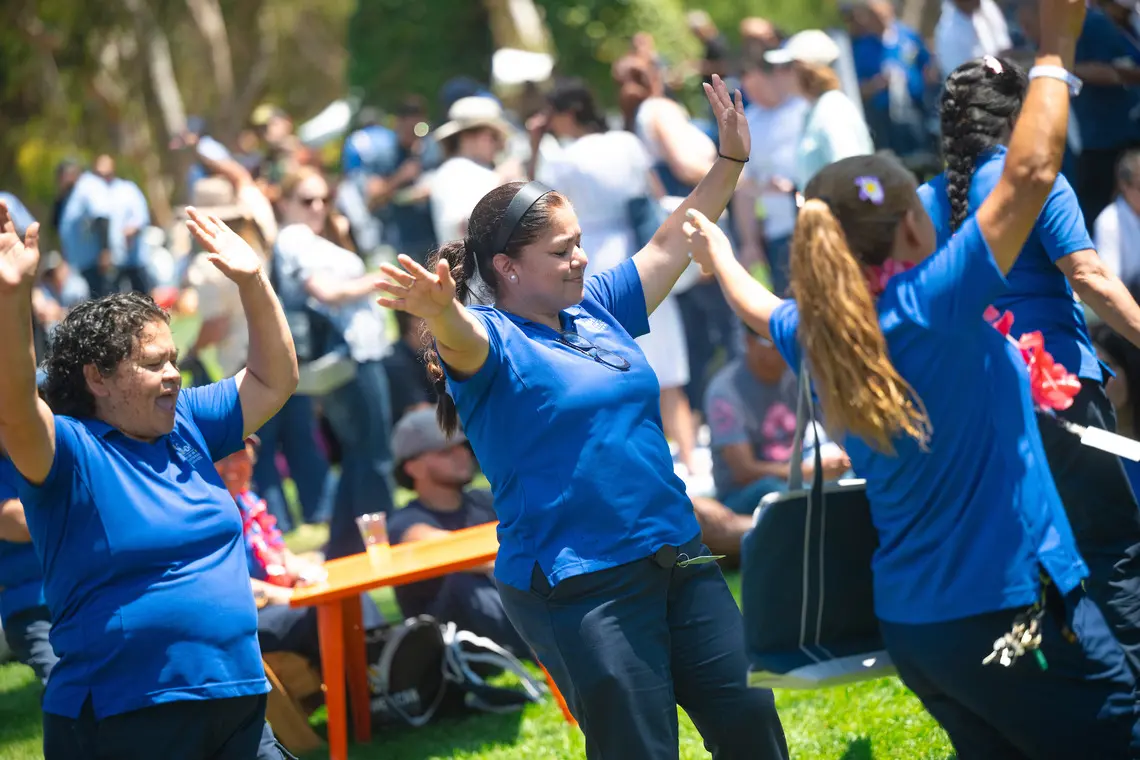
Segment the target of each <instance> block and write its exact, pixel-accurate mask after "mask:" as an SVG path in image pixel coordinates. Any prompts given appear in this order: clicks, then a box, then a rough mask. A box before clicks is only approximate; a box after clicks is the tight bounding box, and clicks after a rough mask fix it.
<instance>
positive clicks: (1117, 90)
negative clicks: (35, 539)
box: [1073, 8, 1140, 181]
mask: <svg viewBox="0 0 1140 760" xmlns="http://www.w3.org/2000/svg"><path fill="white" fill-rule="evenodd" d="M1075 60H1076V63H1077V65H1080V64H1082V63H1107V64H1117V65H1119V64H1124V65H1128V63H1129V62H1131V63H1132V65H1140V48H1137V46H1136V45H1135V44H1133V43H1132V41H1131V40H1129V39H1128V37H1127V36H1126V35H1125V34H1124V32H1123V31H1122V30H1121V29H1120V28H1119V27H1118V26H1117V25H1116V24H1115V23H1113V21H1112V19H1110V18H1109V17H1108V16H1106V15H1105V14H1104V12H1103V11H1100V10H1098V9H1096V8H1089V10H1088V13H1087V14H1086V15H1085V25H1084V28H1082V29H1081V36H1080V39H1078V40H1077V49H1076V55H1075ZM1073 114H1074V115H1075V116H1076V117H1077V124H1078V125H1079V126H1080V129H1081V146H1082V147H1083V148H1084V149H1085V150H1117V149H1120V148H1125V147H1128V146H1129V145H1133V144H1135V143H1137V142H1140V87H1123V86H1121V85H1114V86H1101V85H1095V84H1090V83H1087V82H1086V83H1085V85H1084V88H1083V89H1082V90H1081V94H1080V95H1079V96H1078V97H1075V98H1073ZM1106 181H1108V180H1107V178H1106Z"/></svg>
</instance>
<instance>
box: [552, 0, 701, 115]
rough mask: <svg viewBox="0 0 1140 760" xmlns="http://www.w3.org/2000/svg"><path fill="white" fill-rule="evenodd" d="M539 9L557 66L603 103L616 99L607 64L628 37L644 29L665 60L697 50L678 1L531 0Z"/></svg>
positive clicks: (620, 51)
mask: <svg viewBox="0 0 1140 760" xmlns="http://www.w3.org/2000/svg"><path fill="white" fill-rule="evenodd" d="M536 5H538V7H539V8H540V9H542V10H543V11H544V13H545V17H546V19H545V20H546V24H547V26H548V27H549V28H550V33H551V37H552V38H553V42H554V48H555V50H556V51H557V52H556V56H557V67H558V68H557V71H558V73H560V74H563V75H566V76H578V77H582V78H583V79H585V80H586V81H587V82H589V83H590V84H591V85H592V87H593V90H594V92H595V94H596V95H597V96H598V97H599V98H600V99H601V100H602V101H603V102H604V103H606V104H608V105H612V104H614V103H615V102H616V99H617V94H616V92H615V91H614V86H613V81H612V79H611V77H610V66H611V64H612V63H613V62H614V61H616V60H617V59H618V58H620V57H621V56H622V55H624V54H625V53H626V52H628V50H629V41H630V38H631V37H633V35H634V34H635V33H637V32H649V33H650V34H652V35H653V37H654V40H655V41H656V43H657V50H658V51H660V52H661V53H662V55H663V56H664V57H665V58H666V59H667V60H669V61H670V62H680V61H683V60H685V59H687V58H692V57H694V56H696V55H698V54H699V52H700V48H699V46H698V44H697V41H696V40H695V39H694V38H693V37H692V35H690V34H689V32H688V30H687V29H686V28H685V17H684V11H683V9H682V7H681V3H680V0H536Z"/></svg>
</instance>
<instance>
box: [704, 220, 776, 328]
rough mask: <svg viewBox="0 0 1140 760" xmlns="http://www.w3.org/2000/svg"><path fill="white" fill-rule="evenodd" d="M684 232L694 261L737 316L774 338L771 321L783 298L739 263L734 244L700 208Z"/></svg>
mask: <svg viewBox="0 0 1140 760" xmlns="http://www.w3.org/2000/svg"><path fill="white" fill-rule="evenodd" d="M684 232H685V235H686V238H687V239H688V241H689V242H688V245H689V247H690V248H691V249H692V252H693V260H694V261H696V262H697V263H698V264H700V265H701V269H702V270H704V271H705V272H712V273H713V274H714V275H716V279H717V282H719V283H720V288H721V290H723V291H724V295H725V298H726V299H728V304H729V306H731V307H732V310H733V311H734V312H736V316H738V317H740V318H741V319H742V320H744V324H746V325H748V326H749V327H751V328H752V329H753V330H754V331H756V333H757V334H759V335H762V336H764V337H765V338H771V337H772V336H771V332H770V328H769V327H768V323H769V320H771V318H772V312H773V311H775V310H776V307H777V306H779V305H780V303H781V299H780V298H779V297H778V296H776V295H775V294H773V293H772V291H770V290H768V289H767V288H766V287H764V286H763V285H761V284H760V283H759V282H757V281H756V279H755V278H753V277H752V275H750V274H749V273H748V271H747V270H746V269H745V268H744V267H743V266H742V265H741V263H740V262H739V261H737V260H736V256H735V255H733V253H732V245H731V244H730V243H729V242H728V238H727V237H726V236H725V234H724V232H723V231H721V229H720V227H717V226H716V225H715V224H713V223H712V222H711V221H709V219H708V217H706V216H705V215H704V214H702V213H701V212H699V211H697V210H696V209H692V210H690V211H689V212H688V221H687V222H686V223H685V227H684Z"/></svg>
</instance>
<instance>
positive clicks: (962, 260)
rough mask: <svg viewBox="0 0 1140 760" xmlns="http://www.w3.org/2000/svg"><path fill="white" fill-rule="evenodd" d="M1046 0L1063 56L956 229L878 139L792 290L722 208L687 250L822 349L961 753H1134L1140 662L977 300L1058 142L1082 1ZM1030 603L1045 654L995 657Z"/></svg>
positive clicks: (911, 653)
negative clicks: (1090, 571) (942, 231)
mask: <svg viewBox="0 0 1140 760" xmlns="http://www.w3.org/2000/svg"><path fill="white" fill-rule="evenodd" d="M1042 7H1043V11H1042V16H1043V18H1044V19H1045V20H1047V21H1050V25H1049V26H1045V25H1044V24H1043V26H1044V27H1045V28H1043V30H1042V32H1043V34H1042V37H1043V39H1044V40H1046V44H1045V45H1044V46H1043V51H1049V52H1052V51H1057V53H1059V54H1053V55H1048V54H1045V53H1043V54H1042V56H1041V57H1039V58H1038V60H1037V64H1038V65H1037V66H1036V67H1035V71H1036V73H1037V76H1038V77H1039V78H1037V79H1035V80H1034V82H1033V83H1032V85H1031V86H1030V88H1029V94H1028V97H1027V98H1026V101H1025V107H1024V113H1023V115H1022V118H1021V119H1020V120H1019V121H1018V122H1017V127H1016V129H1015V130H1014V133H1013V138H1012V140H1011V142H1010V149H1009V160H1008V162H1007V165H1006V169H1005V171H1004V172H1003V174H1002V176H1001V179H1000V180H999V181H998V183H997V186H996V187H995V188H994V191H993V193H992V194H991V195H990V197H989V198H988V199H987V200H986V202H985V203H984V204H982V206H981V208H980V209H979V210H978V213H977V215H976V216H975V218H973V219H970V220H968V221H967V222H966V223H965V224H964V225H963V226H962V228H961V230H960V231H959V232H958V234H957V235H955V236H954V237H953V238H951V239H950V241H949V242H947V243H946V244H945V245H943V246H942V247H938V248H936V243H935V239H934V229H933V227H932V225H931V223H930V220H929V217H928V216H927V214H926V212H925V211H924V209H923V207H922V204H921V203H920V202H919V199H918V197H917V195H916V193H915V189H916V188H915V183H914V178H913V176H912V175H911V174H910V173H909V172H907V171H906V170H905V169H904V168H903V167H902V166H901V165H899V164H898V162H897V161H895V160H893V159H890V158H886V157H882V156H867V157H856V158H850V159H845V160H843V161H840V162H837V163H835V164H832V165H831V166H829V167H827V168H825V169H824V170H823V171H821V172H820V173H819V174H818V175H816V177H815V178H814V179H813V180H812V181H811V182H810V183H809V184H808V186H807V188H806V191H805V195H806V197H807V198H808V199H809V200H808V201H807V202H806V203H805V204H804V206H803V209H802V210H801V212H800V216H799V218H798V220H797V223H796V231H795V242H794V244H793V248H792V258H791V264H792V291H793V292H794V293H795V300H790V301H781V300H780V299H778V298H777V297H775V296H774V295H772V294H771V293H769V292H768V291H767V290H765V289H764V288H763V286H761V285H760V284H759V283H757V282H755V281H754V280H751V279H750V278H749V277H748V276H747V274H746V273H745V272H744V270H743V269H742V268H741V267H740V265H739V264H738V263H736V261H735V260H734V259H733V256H732V250H731V248H730V247H729V245H728V243H727V241H726V240H725V239H724V238H723V236H720V235H719V234H718V232H717V230H716V228H715V227H713V226H712V225H710V224H708V222H707V220H702V219H698V220H697V229H696V230H694V231H693V246H694V248H693V252H694V258H695V259H696V260H697V261H698V262H699V263H701V265H702V266H703V267H705V268H708V269H712V270H713V271H714V272H715V273H716V276H717V279H718V280H719V281H720V283H721V286H722V287H723V288H724V289H725V291H726V293H727V294H728V298H729V302H730V303H732V304H733V305H734V306H735V308H736V309H737V310H738V313H739V314H740V315H741V316H742V317H743V318H744V319H745V321H746V322H747V323H748V324H749V325H750V326H752V327H753V328H754V329H756V330H757V331H758V332H760V333H762V334H770V335H771V337H772V340H773V342H775V344H776V346H777V347H778V348H779V350H780V353H781V354H782V355H783V356H784V358H785V359H786V360H787V361H788V363H789V365H790V366H792V367H796V368H800V367H801V366H803V365H802V364H801V361H806V365H807V366H808V367H810V370H811V374H812V381H813V383H814V387H815V390H816V392H817V393H818V395H819V399H820V401H821V405H822V409H823V417H824V421H825V423H826V424H827V426H828V428H829V430H830V431H832V432H833V433H834V434H835V435H836V436H837V437H838V438H839V439H840V440H841V441H842V443H843V446H844V448H845V449H846V450H847V452H848V454H849V456H850V457H851V462H852V465H853V466H854V469H855V471H856V472H857V473H859V474H860V475H861V476H863V477H864V478H866V481H867V497H868V500H869V501H870V508H871V517H872V519H873V521H874V524H875V527H876V529H877V531H878V534H879V548H878V549H877V551H876V552H875V556H874V559H873V572H874V584H875V611H876V614H877V615H878V617H879V619H880V621H881V626H882V631H883V636H884V639H885V642H886V645H887V649H888V651H889V652H890V655H891V659H892V660H893V661H894V663H895V665H896V666H897V668H898V671H899V674H900V675H901V676H902V678H903V680H904V682H905V683H906V684H907V685H908V686H909V687H910V688H911V689H912V690H913V691H914V692H915V693H916V694H917V695H918V696H919V698H921V699H922V701H923V704H924V705H925V707H926V709H927V710H928V711H929V712H930V713H931V714H932V715H933V716H934V717H935V718H936V719H937V720H938V721H939V722H940V723H941V724H942V726H943V727H944V728H945V729H946V731H947V733H948V734H949V735H950V739H951V741H952V742H953V743H954V746H955V749H956V750H957V754H958V757H960V758H963V759H964V760H967V759H971V758H997V757H1002V758H1012V757H1019V758H1062V757H1064V758H1076V757H1096V758H1125V757H1136V756H1137V755H1136V753H1137V752H1140V729H1138V727H1137V725H1136V722H1137V718H1136V698H1135V695H1134V694H1133V686H1134V683H1135V679H1134V676H1133V674H1132V672H1131V669H1130V668H1129V667H1128V661H1127V659H1126V657H1125V654H1124V651H1123V649H1122V648H1121V647H1120V645H1119V643H1117V642H1116V641H1115V639H1114V638H1113V636H1112V633H1111V631H1110V630H1109V628H1108V626H1107V624H1106V623H1105V621H1104V618H1103V616H1102V615H1101V614H1100V612H1099V610H1098V609H1097V607H1096V605H1095V604H1094V603H1093V601H1092V600H1091V599H1089V598H1088V597H1087V596H1085V594H1084V592H1083V590H1082V584H1081V581H1082V579H1083V578H1084V577H1085V576H1086V574H1087V569H1086V567H1085V565H1084V563H1083V562H1082V561H1081V557H1080V554H1079V552H1078V551H1077V547H1076V543H1075V541H1074V540H1073V535H1072V532H1071V530H1070V528H1069V524H1068V521H1067V520H1066V518H1065V512H1064V508H1063V507H1062V505H1061V500H1060V497H1059V496H1058V494H1057V490H1056V488H1054V486H1053V482H1052V479H1051V478H1050V476H1049V471H1048V468H1047V466H1046V463H1045V456H1044V452H1043V448H1042V443H1041V438H1040V435H1039V433H1038V431H1037V424H1036V420H1035V418H1034V412H1033V402H1032V395H1031V392H1030V387H1029V383H1028V375H1027V372H1026V369H1025V362H1024V360H1023V359H1022V357H1021V355H1020V351H1018V350H1017V349H1014V348H1012V347H1011V346H1010V345H1009V344H1008V343H1007V341H1006V339H1005V337H1004V336H1003V335H1001V334H1000V333H999V332H998V331H997V330H995V329H994V328H992V327H991V326H990V325H988V324H987V323H986V322H985V321H984V320H983V319H982V314H983V312H984V310H985V308H986V307H987V305H988V304H990V303H991V301H992V300H993V298H994V297H995V296H997V295H998V294H1000V293H1001V292H1002V291H1003V290H1004V289H1005V288H1006V283H1005V278H1004V274H1005V273H1006V272H1008V271H1010V268H1011V267H1012V266H1013V264H1014V262H1015V261H1016V260H1017V256H1018V253H1019V252H1020V251H1021V249H1022V247H1023V245H1024V243H1025V239H1026V237H1027V236H1028V234H1029V232H1030V229H1031V228H1032V226H1033V220H1034V219H1035V218H1036V217H1037V214H1038V212H1039V211H1040V210H1041V206H1042V205H1043V203H1044V202H1045V200H1046V198H1047V197H1048V195H1049V192H1050V189H1051V187H1052V185H1053V180H1054V177H1055V176H1056V174H1057V171H1058V169H1059V168H1060V164H1061V156H1062V154H1063V151H1064V145H1065V128H1066V124H1067V120H1068V99H1069V98H1068V87H1067V84H1066V82H1065V81H1058V80H1057V79H1055V78H1053V77H1064V76H1065V73H1066V72H1065V70H1064V68H1062V67H1065V68H1067V67H1068V66H1071V65H1072V48H1073V42H1072V41H1071V39H1070V41H1069V42H1068V44H1067V46H1066V43H1065V41H1064V40H1065V39H1066V37H1067V36H1068V35H1069V34H1070V32H1069V30H1070V29H1072V28H1073V27H1074V26H1077V28H1079V23H1080V16H1081V15H1083V11H1084V4H1083V2H1079V3H1078V2H1074V0H1043V2H1042ZM1066 47H1067V49H1066ZM908 265H912V268H910V269H909V270H907V271H901V273H898V274H895V275H894V276H893V277H889V278H888V277H887V276H886V275H887V274H889V273H890V272H892V271H896V270H906V268H907V266H908ZM1023 614H1025V615H1028V616H1029V617H1030V619H1032V620H1033V621H1035V624H1036V626H1037V630H1038V631H1039V632H1040V633H1041V635H1042V640H1041V643H1040V649H1039V650H1037V651H1038V653H1040V654H1041V655H1043V656H1044V657H1047V658H1048V659H1047V661H1045V660H1040V659H1039V658H1038V657H1037V656H1036V655H1035V654H1034V652H1033V651H1029V652H1026V653H1025V654H1024V655H1023V656H1021V657H1018V658H1016V659H1013V661H1012V662H1011V663H1010V664H1009V666H1008V667H1003V666H1002V665H1001V664H998V663H997V662H994V663H993V664H991V665H984V664H983V658H985V657H987V655H989V654H990V653H991V652H992V651H993V649H994V646H995V645H994V642H995V640H997V639H999V638H1001V637H1002V636H1003V635H1004V634H1006V633H1009V632H1010V631H1011V628H1012V627H1013V626H1014V625H1015V621H1016V620H1017V619H1018V617H1019V616H1020V615H1023ZM1030 638H1032V636H1031V637H1030ZM1029 643H1030V646H1029V649H1033V646H1032V644H1033V642H1032V641H1031V642H1029Z"/></svg>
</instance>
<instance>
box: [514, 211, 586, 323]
mask: <svg viewBox="0 0 1140 760" xmlns="http://www.w3.org/2000/svg"><path fill="white" fill-rule="evenodd" d="M587 261H588V259H587V258H586V254H585V253H584V252H583V251H582V228H581V227H580V226H579V224H578V215H577V214H575V213H574V209H573V208H571V207H570V205H569V204H565V205H561V206H558V207H557V208H554V209H552V211H551V214H550V224H549V225H548V227H547V231H546V234H545V235H543V236H542V237H540V238H539V239H538V240H536V241H535V242H533V243H531V244H530V245H528V246H527V247H526V248H524V249H523V250H522V251H521V253H520V254H519V256H518V257H517V258H514V259H512V258H510V257H509V256H507V255H505V254H498V255H497V256H495V260H494V265H495V269H496V271H497V273H498V275H499V281H500V283H501V285H500V294H501V295H502V296H503V298H502V299H501V300H503V301H509V302H512V303H516V304H518V305H519V306H521V307H522V309H523V310H525V311H533V312H540V313H547V314H552V313H556V312H559V311H562V310H563V309H565V308H567V307H569V306H573V305H574V304H576V303H579V302H580V301H581V300H582V295H583V292H584V290H583V288H584V285H585V282H584V275H585V272H586V263H587ZM512 275H514V277H515V278H516V279H513V280H512V279H511V276H512Z"/></svg>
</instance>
